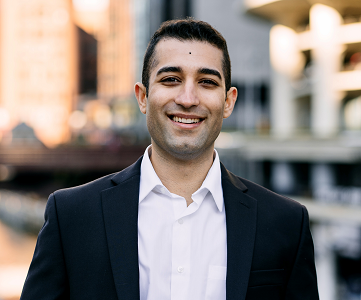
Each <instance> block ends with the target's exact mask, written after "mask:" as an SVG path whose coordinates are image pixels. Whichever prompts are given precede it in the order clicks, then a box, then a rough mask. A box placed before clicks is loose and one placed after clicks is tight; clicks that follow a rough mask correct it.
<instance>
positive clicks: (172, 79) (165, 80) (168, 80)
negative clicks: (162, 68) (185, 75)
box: [161, 77, 180, 84]
mask: <svg viewBox="0 0 361 300" xmlns="http://www.w3.org/2000/svg"><path fill="white" fill-rule="evenodd" d="M161 82H163V83H168V84H172V83H177V82H180V80H179V79H178V78H176V77H166V78H163V79H162V80H161Z"/></svg>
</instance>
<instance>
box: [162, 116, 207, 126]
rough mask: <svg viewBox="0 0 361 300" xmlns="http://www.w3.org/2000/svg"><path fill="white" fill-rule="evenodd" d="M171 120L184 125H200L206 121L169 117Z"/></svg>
mask: <svg viewBox="0 0 361 300" xmlns="http://www.w3.org/2000/svg"><path fill="white" fill-rule="evenodd" d="M169 118H170V119H171V120H172V121H174V122H177V123H183V124H195V123H199V122H202V121H203V120H204V119H202V118H189V117H187V118H181V117H177V116H174V115H173V116H169Z"/></svg>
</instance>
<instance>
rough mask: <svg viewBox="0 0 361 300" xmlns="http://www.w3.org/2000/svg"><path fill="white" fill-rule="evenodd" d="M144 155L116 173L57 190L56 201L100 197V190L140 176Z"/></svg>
mask: <svg viewBox="0 0 361 300" xmlns="http://www.w3.org/2000/svg"><path fill="white" fill-rule="evenodd" d="M141 160H142V157H141V158H139V159H138V160H137V161H136V162H135V163H134V164H132V165H131V166H129V167H127V168H125V169H124V170H122V171H120V172H116V173H112V174H109V175H106V176H103V177H101V178H98V179H95V180H93V181H91V182H88V183H85V184H82V185H79V186H75V187H70V188H65V189H61V190H57V191H55V192H54V193H53V196H54V198H55V199H56V201H57V202H58V201H62V202H63V201H65V202H68V201H71V202H73V201H75V202H78V201H81V200H82V199H92V198H94V197H100V192H102V191H103V190H106V189H108V188H112V187H113V186H115V185H118V184H120V183H122V182H124V181H127V180H129V179H131V178H133V177H134V176H140V164H141Z"/></svg>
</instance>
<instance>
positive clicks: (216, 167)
mask: <svg viewBox="0 0 361 300" xmlns="http://www.w3.org/2000/svg"><path fill="white" fill-rule="evenodd" d="M214 153H215V157H214V160H213V164H212V166H211V168H210V169H209V171H208V174H207V176H206V178H205V179H204V181H203V183H202V186H201V187H200V188H199V189H198V191H196V192H195V193H194V194H193V195H195V194H197V193H198V192H202V191H203V190H204V189H207V190H208V191H209V192H210V193H211V194H212V196H213V199H214V202H215V203H216V205H217V208H218V210H219V211H220V212H221V211H223V207H224V201H223V189H222V175H221V163H220V161H219V156H218V152H217V150H215V149H214Z"/></svg>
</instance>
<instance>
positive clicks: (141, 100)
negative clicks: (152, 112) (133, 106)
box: [134, 82, 147, 114]
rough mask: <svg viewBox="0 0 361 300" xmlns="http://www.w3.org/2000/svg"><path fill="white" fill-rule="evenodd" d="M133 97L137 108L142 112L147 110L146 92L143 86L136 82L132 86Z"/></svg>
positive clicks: (144, 112)
mask: <svg viewBox="0 0 361 300" xmlns="http://www.w3.org/2000/svg"><path fill="white" fill-rule="evenodd" d="M134 93H135V97H136V98H137V101H138V105H139V109H140V111H141V112H142V113H143V114H146V112H147V93H146V88H145V86H144V85H143V84H142V83H140V82H137V83H136V84H135V86H134Z"/></svg>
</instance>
